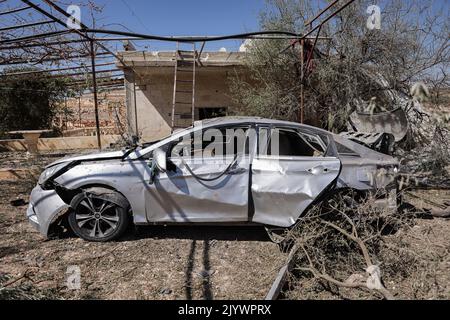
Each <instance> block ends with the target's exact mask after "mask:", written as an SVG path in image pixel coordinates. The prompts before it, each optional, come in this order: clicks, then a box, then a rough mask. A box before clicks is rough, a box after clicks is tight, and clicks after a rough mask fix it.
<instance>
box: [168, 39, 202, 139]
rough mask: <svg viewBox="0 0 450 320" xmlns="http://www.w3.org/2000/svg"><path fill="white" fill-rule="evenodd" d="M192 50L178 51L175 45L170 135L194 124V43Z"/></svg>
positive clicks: (196, 57) (196, 55) (196, 56)
mask: <svg viewBox="0 0 450 320" xmlns="http://www.w3.org/2000/svg"><path fill="white" fill-rule="evenodd" d="M192 46H193V50H189V51H187V50H180V44H179V43H177V51H176V52H175V76H174V85H173V102H172V114H171V115H172V133H173V132H174V131H176V130H178V129H184V128H187V127H189V126H191V125H194V122H195V79H196V71H197V70H196V69H197V62H198V53H197V50H196V46H195V43H192Z"/></svg>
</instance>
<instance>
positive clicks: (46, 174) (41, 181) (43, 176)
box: [38, 163, 68, 185]
mask: <svg viewBox="0 0 450 320" xmlns="http://www.w3.org/2000/svg"><path fill="white" fill-rule="evenodd" d="M67 165H68V164H67V163H60V164H57V165H56V166H53V167H50V168H48V169H46V170H45V171H44V172H42V174H41V176H40V177H39V181H38V183H39V184H40V185H43V184H45V183H46V182H47V181H48V179H49V178H51V177H52V176H53V175H54V174H55V173H56V172H58V171H59V170H61V169H63V168H64V167H66V166H67Z"/></svg>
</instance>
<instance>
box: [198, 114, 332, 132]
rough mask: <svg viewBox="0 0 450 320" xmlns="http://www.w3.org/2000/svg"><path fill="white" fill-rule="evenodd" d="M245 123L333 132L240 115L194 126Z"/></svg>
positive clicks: (293, 123) (289, 122) (298, 124)
mask: <svg viewBox="0 0 450 320" xmlns="http://www.w3.org/2000/svg"><path fill="white" fill-rule="evenodd" d="M244 123H255V124H267V125H282V126H292V127H301V128H305V129H310V130H314V131H319V132H322V133H325V134H332V133H331V132H328V131H326V130H323V129H320V128H317V127H313V126H309V125H305V124H300V123H297V122H291V121H283V120H274V119H267V118H261V117H240V116H231V117H230V116H229V117H221V118H214V119H206V120H202V121H196V122H195V125H194V126H200V125H201V126H203V127H213V126H221V125H230V124H244Z"/></svg>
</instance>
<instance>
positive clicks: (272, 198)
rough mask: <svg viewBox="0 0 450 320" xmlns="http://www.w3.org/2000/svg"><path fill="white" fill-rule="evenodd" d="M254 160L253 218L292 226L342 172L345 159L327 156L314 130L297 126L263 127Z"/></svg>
mask: <svg viewBox="0 0 450 320" xmlns="http://www.w3.org/2000/svg"><path fill="white" fill-rule="evenodd" d="M258 136H259V143H258V152H257V155H256V156H255V158H254V159H253V163H252V185H251V193H252V198H253V205H254V214H253V217H252V219H251V220H252V221H253V222H255V223H261V224H265V225H271V226H279V227H289V226H292V225H293V224H294V223H295V222H296V221H297V219H298V218H299V217H300V215H301V214H302V213H303V212H304V211H305V209H306V208H307V207H308V206H309V205H310V204H311V203H312V202H313V201H314V200H315V199H316V198H317V197H318V196H319V195H320V194H321V193H322V192H323V191H324V190H325V189H326V188H327V187H328V186H329V185H330V184H332V183H333V182H334V181H335V180H336V179H337V177H338V176H339V173H340V170H341V162H340V160H339V159H338V158H336V157H330V156H326V155H325V154H326V149H327V147H326V145H325V144H324V142H323V140H322V139H321V138H320V137H319V136H316V135H314V134H310V133H309V134H304V133H301V132H300V131H299V130H298V129H295V128H260V130H259V134H258Z"/></svg>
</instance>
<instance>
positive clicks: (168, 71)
mask: <svg viewBox="0 0 450 320" xmlns="http://www.w3.org/2000/svg"><path fill="white" fill-rule="evenodd" d="M244 55H245V53H244V52H203V53H201V55H200V57H199V59H198V63H197V64H196V72H195V120H203V119H206V118H211V117H217V116H223V115H227V113H228V112H229V111H230V110H231V109H232V108H233V107H234V105H233V101H232V98H231V96H230V91H229V82H228V81H229V76H230V75H232V73H234V72H242V70H243V69H244V68H243V58H244ZM119 56H120V57H121V60H122V61H118V62H117V65H118V67H119V68H121V69H123V70H124V75H125V88H126V109H127V121H128V130H129V132H130V134H131V135H137V136H140V137H141V138H142V140H143V141H155V140H158V139H161V138H163V137H166V136H168V135H170V134H171V132H172V104H173V100H174V82H175V80H174V79H175V69H176V65H177V61H178V62H179V61H180V60H179V59H178V60H177V56H178V55H177V54H176V53H175V52H137V51H126V52H121V53H119ZM191 67H192V64H191ZM191 67H185V68H184V71H186V74H185V75H182V72H181V71H179V72H178V73H177V77H178V81H177V83H178V82H179V81H182V80H180V79H181V78H182V77H184V79H192V75H193V73H192V70H191V71H190V73H189V68H191ZM186 77H187V78H186ZM186 82H187V83H188V85H187V87H185V89H184V90H185V91H186V96H185V99H186V100H185V101H186V103H185V106H184V107H183V106H181V105H177V107H176V112H175V115H176V119H177V121H178V123H179V124H180V125H178V126H182V127H188V126H190V125H191V124H192V98H191V95H192V93H189V92H188V91H192V83H189V81H188V80H186ZM178 86H179V87H178V89H177V92H178V91H183V90H182V89H183V88H182V86H181V84H178ZM178 94H179V95H181V96H182V94H183V93H178ZM181 96H179V97H177V99H180V97H181ZM177 99H176V100H177Z"/></svg>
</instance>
